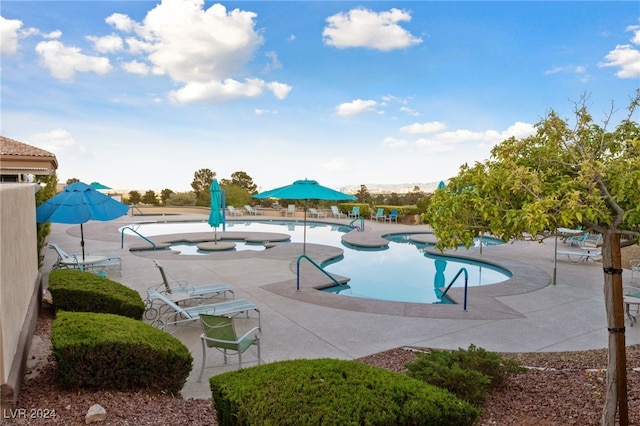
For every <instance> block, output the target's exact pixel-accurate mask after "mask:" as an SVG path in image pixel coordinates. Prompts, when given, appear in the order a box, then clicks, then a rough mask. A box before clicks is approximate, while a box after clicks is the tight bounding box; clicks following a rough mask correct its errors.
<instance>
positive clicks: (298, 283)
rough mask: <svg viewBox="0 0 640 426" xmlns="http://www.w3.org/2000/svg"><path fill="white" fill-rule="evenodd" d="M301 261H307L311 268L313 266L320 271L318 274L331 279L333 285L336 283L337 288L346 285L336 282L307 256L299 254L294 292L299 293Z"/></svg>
mask: <svg viewBox="0 0 640 426" xmlns="http://www.w3.org/2000/svg"><path fill="white" fill-rule="evenodd" d="M302 259H307V260H308V261H309V262H310V263H311V264H312V265H313V266H315V267H316V268H318V269H319V270H320V272H322V273H323V274H325V275H326V276H327V277H329V279H331V281H333V282H334V283H336V285H339V286H343V285H346V283H341V282H339V281H338V280H336V279H335V278H333V276H332V275H331V274H329V273H328V272H327V271H325V270H324V269H322V266H320V265H318V264H317V263H316V262H314V261H313V259H311V258H310V257H309V256H307V255H306V254H301V255H300V256H298V260H297V261H296V263H297V281H296V291H300V261H301V260H302Z"/></svg>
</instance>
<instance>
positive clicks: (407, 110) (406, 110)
mask: <svg viewBox="0 0 640 426" xmlns="http://www.w3.org/2000/svg"><path fill="white" fill-rule="evenodd" d="M400 111H401V112H404V113H406V114H408V115H412V116H414V117H419V116H421V115H422V114H420V113H419V112H418V111H416V110H414V109H412V108H409V107H404V106H403V107H400Z"/></svg>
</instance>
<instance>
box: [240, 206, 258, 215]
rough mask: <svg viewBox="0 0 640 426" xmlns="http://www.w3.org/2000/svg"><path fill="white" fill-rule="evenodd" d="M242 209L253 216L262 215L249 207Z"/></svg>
mask: <svg viewBox="0 0 640 426" xmlns="http://www.w3.org/2000/svg"><path fill="white" fill-rule="evenodd" d="M244 209H245V210H246V211H247V213H249V214H251V215H254V216H260V215H262V212H261V211H258V210H256V209H254V208H253V207H251V206H249V205H246V206H244Z"/></svg>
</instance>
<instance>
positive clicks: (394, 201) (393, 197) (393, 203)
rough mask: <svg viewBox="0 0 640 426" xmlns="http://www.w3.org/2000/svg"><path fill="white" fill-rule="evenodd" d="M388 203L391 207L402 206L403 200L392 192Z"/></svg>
mask: <svg viewBox="0 0 640 426" xmlns="http://www.w3.org/2000/svg"><path fill="white" fill-rule="evenodd" d="M387 203H389V205H391V206H401V205H402V199H401V198H400V196H399V195H398V193H397V192H392V193H391V195H390V196H389V198H387Z"/></svg>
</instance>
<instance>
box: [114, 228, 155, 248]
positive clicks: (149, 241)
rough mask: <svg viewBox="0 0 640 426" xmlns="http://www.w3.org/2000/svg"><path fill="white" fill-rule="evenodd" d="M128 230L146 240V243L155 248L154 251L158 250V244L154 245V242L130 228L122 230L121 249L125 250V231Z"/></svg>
mask: <svg viewBox="0 0 640 426" xmlns="http://www.w3.org/2000/svg"><path fill="white" fill-rule="evenodd" d="M126 229H129V230H130V231H131V232H133V233H134V234H136V235H137V236H138V237H140V238H142V239H143V240H145V241H146V242H148V243H149V244H151V247H153V249H154V250H156V249H157V247H156V243H154V242H153V241H151V240H150V239H148V238H147V237H145V236H144V235H142V234H141V233H139V232H138V231H136V230H135V229H133V228H132V227H130V226H125V227H123V228H122V230H121V231H120V248H124V231H125V230H126Z"/></svg>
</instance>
